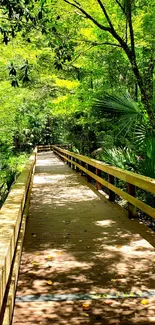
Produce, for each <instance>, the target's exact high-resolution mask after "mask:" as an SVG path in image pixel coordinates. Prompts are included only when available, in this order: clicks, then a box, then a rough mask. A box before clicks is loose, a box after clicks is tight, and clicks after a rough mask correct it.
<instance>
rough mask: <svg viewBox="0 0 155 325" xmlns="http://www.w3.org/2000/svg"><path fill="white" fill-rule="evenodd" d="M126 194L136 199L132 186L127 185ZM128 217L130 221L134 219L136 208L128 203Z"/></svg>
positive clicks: (133, 186) (134, 189)
mask: <svg viewBox="0 0 155 325" xmlns="http://www.w3.org/2000/svg"><path fill="white" fill-rule="evenodd" d="M128 193H129V194H130V195H132V196H133V197H136V187H135V185H133V184H130V183H128ZM128 217H129V218H130V219H132V218H135V217H136V207H135V206H134V205H133V204H131V203H130V202H128Z"/></svg>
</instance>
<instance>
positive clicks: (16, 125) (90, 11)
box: [0, 0, 155, 205]
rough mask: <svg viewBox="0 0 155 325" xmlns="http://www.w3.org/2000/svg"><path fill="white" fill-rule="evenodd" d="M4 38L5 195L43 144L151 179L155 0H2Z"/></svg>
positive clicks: (0, 135)
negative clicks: (68, 146)
mask: <svg viewBox="0 0 155 325" xmlns="http://www.w3.org/2000/svg"><path fill="white" fill-rule="evenodd" d="M0 33H1V34H0V51H1V59H0V172H1V174H0V191H1V192H2V194H3V195H4V196H5V193H6V192H7V189H8V188H9V186H10V184H11V182H12V181H13V180H14V178H15V175H16V174H17V173H18V172H19V171H20V169H21V166H22V164H23V163H24V162H25V159H26V152H27V153H29V152H30V150H31V149H32V148H33V147H34V146H35V145H36V144H43V143H44V144H48V143H70V144H71V145H72V148H73V150H75V151H78V152H80V153H84V154H87V155H93V157H96V158H99V159H101V160H104V161H106V162H108V163H110V164H112V165H116V166H118V167H120V168H124V169H128V170H131V171H135V172H137V173H141V174H144V175H146V176H150V177H154V178H155V105H154V63H155V58H154V53H155V51H154V50H155V3H154V1H152V0H147V1H146V0H137V1H134V0H107V1H106V4H104V2H103V1H101V0H90V1H85V0H81V1H80V2H79V1H75V0H59V1H58V0H38V1H36V0H19V1H7V0H2V1H0ZM98 148H101V149H100V150H97V149H98ZM2 194H1V195H2ZM139 195H144V194H142V193H140V194H139ZM153 199H154V197H152V196H151V197H150V195H149V196H148V195H144V200H145V201H149V203H150V201H152V205H153V204H154V203H153Z"/></svg>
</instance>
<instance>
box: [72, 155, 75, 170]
mask: <svg viewBox="0 0 155 325" xmlns="http://www.w3.org/2000/svg"><path fill="white" fill-rule="evenodd" d="M74 160H75V159H74V157H72V161H73V162H74ZM72 169H73V170H74V169H75V165H74V164H73V163H72Z"/></svg>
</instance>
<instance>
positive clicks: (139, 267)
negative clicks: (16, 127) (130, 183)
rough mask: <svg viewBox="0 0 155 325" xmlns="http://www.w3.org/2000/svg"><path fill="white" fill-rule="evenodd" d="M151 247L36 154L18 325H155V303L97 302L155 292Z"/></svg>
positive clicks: (153, 241) (73, 178)
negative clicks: (123, 295)
mask: <svg viewBox="0 0 155 325" xmlns="http://www.w3.org/2000/svg"><path fill="white" fill-rule="evenodd" d="M140 234H141V235H140ZM145 239H146V240H145ZM147 240H148V241H147ZM154 247H155V238H154V235H153V234H152V233H151V231H150V230H147V228H146V227H145V226H143V225H140V224H138V222H136V221H131V220H128V218H127V215H126V212H125V211H124V210H123V209H122V208H121V207H119V206H117V205H116V204H115V203H110V202H108V200H107V199H106V198H104V197H103V196H102V195H101V194H100V193H98V192H97V191H96V190H93V188H91V186H89V187H88V184H87V181H86V180H85V178H84V177H81V176H80V175H79V174H77V173H76V172H75V171H72V170H71V169H70V168H69V167H68V166H67V165H64V163H63V162H62V161H60V160H59V159H58V158H57V157H56V156H55V155H54V154H53V153H52V152H48V153H47V152H46V153H45V152H44V153H39V154H38V160H37V167H36V173H35V177H34V185H33V189H32V198H31V204H30V211H29V217H28V223H27V231H26V235H25V242H24V248H23V254H22V260H21V267H20V275H19V281H18V288H17V295H16V305H15V312H14V318H13V325H22V324H24V325H35V324H40V325H47V324H52V325H73V324H74V325H79V324H89V325H91V324H96V325H100V324H104V325H106V324H107V325H110V324H111V325H112V324H115V325H116V324H122V325H125V324H130V325H131V324H145V325H147V324H155V305H154V302H155V296H154V297H152V298H142V297H141V296H140V297H139V298H132V297H130V298H117V297H115V298H114V299H112V297H110V296H108V298H107V296H105V297H106V299H101V300H100V299H99V298H100V296H97V297H96V296H95V294H103V293H104V294H111V295H114V296H115V295H116V296H117V295H118V296H119V294H120V292H123V293H128V294H130V293H131V296H132V295H134V292H139V293H140V295H141V294H142V293H143V292H146V291H147V290H149V292H152V291H150V290H155V278H154V264H155V249H154ZM47 294H48V296H46V295H47ZM58 294H59V296H58ZM65 294H66V295H67V296H64V295H65ZM70 294H73V295H72V296H69V295H70ZM80 294H83V295H84V294H94V296H80ZM65 297H67V298H68V299H69V300H68V301H62V300H64V299H65ZM84 297H85V298H87V299H88V300H87V301H86V303H87V304H86V305H84V306H83V303H84V300H82V299H83V298H84ZM58 298H59V299H60V301H50V300H51V299H53V300H54V299H56V300H58ZM92 298H97V299H92ZM45 299H47V300H48V301H45ZM78 299H80V300H78ZM86 309H87V310H86Z"/></svg>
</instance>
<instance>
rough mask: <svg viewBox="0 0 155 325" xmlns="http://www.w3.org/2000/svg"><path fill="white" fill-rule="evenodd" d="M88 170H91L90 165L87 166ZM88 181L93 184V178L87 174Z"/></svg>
mask: <svg viewBox="0 0 155 325" xmlns="http://www.w3.org/2000/svg"><path fill="white" fill-rule="evenodd" d="M87 170H90V166H89V164H87ZM87 181H88V182H89V183H90V182H91V176H89V175H88V174H87Z"/></svg>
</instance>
